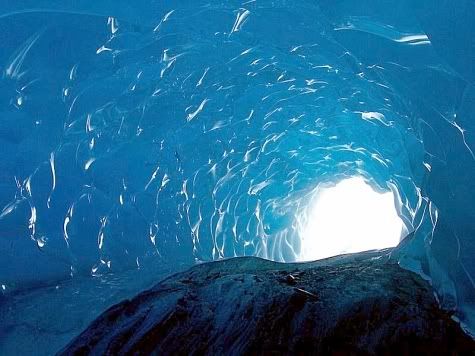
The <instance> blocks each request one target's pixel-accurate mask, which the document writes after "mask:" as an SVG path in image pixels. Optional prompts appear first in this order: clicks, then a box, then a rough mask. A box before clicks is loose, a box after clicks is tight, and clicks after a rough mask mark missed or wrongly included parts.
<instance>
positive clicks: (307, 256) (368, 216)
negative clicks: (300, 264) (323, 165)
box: [298, 177, 404, 261]
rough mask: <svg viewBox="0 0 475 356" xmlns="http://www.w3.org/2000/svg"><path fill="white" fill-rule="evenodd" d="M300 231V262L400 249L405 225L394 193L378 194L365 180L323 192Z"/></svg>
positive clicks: (347, 181) (355, 179)
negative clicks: (398, 210)
mask: <svg viewBox="0 0 475 356" xmlns="http://www.w3.org/2000/svg"><path fill="white" fill-rule="evenodd" d="M305 221H306V222H305V223H304V224H303V226H302V227H301V229H300V232H299V235H300V240H301V251H300V255H299V256H298V259H299V260H300V261H310V260H317V259H322V258H326V257H331V256H336V255H340V254H345V253H353V252H361V251H367V250H375V249H382V248H387V247H394V246H396V245H397V244H398V243H399V241H400V240H401V235H402V232H403V227H404V224H403V222H402V220H401V218H400V217H399V216H398V213H397V209H396V207H395V197H394V193H393V192H391V191H389V192H384V193H380V192H377V191H375V190H374V189H373V188H372V187H371V186H370V185H369V184H368V183H366V182H365V181H364V179H363V178H361V177H353V178H348V179H345V180H342V181H340V182H339V183H337V184H336V185H334V186H331V187H326V188H320V189H318V191H317V193H316V194H315V196H314V197H313V199H311V202H310V205H309V207H308V209H307V212H306V219H305Z"/></svg>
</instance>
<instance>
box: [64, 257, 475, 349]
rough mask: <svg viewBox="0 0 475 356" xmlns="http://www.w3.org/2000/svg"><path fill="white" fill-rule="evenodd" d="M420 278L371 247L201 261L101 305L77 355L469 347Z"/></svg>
mask: <svg viewBox="0 0 475 356" xmlns="http://www.w3.org/2000/svg"><path fill="white" fill-rule="evenodd" d="M474 350H475V343H474V341H473V340H472V339H471V338H470V337H469V336H467V335H466V334H464V332H463V331H462V329H461V328H460V326H459V325H458V324H457V323H456V322H455V321H453V320H452V319H451V315H450V314H449V313H448V312H446V311H442V310H440V309H439V308H438V305H437V302H436V299H435V297H434V293H433V291H432V289H431V287H430V285H429V284H428V283H427V282H426V281H424V280H423V279H421V278H420V277H419V276H418V275H416V274H414V273H412V272H410V271H407V270H404V269H402V268H400V267H399V266H398V265H397V264H395V263H393V262H391V261H389V260H387V259H386V258H385V257H384V255H381V254H379V255H378V253H364V254H356V255H348V256H340V257H336V258H332V259H328V260H324V261H318V262H309V263H300V264H280V263H275V262H270V261H267V260H262V259H258V258H254V257H243V258H235V259H230V260H224V261H220V262H212V263H207V264H202V265H198V266H195V267H193V268H191V269H190V270H188V271H186V272H183V273H179V274H176V275H174V276H172V277H169V278H167V279H165V280H164V281H162V282H160V283H158V284H157V285H156V286H155V287H153V288H152V289H150V290H148V291H146V292H143V293H141V294H139V295H138V296H136V297H135V298H133V299H131V300H125V301H123V302H121V303H119V304H117V305H115V306H113V307H111V308H110V309H109V310H107V311H106V312H105V313H103V314H102V315H101V316H100V317H99V318H98V319H96V320H95V321H94V322H93V323H92V324H91V325H90V326H89V327H88V328H87V329H86V330H85V331H84V332H83V333H82V334H81V335H79V336H78V337H77V338H76V339H74V340H73V341H72V342H71V343H70V344H69V345H68V346H67V347H66V348H65V349H64V350H62V352H61V353H62V354H64V355H71V354H76V355H82V354H109V355H111V354H150V353H157V354H164V355H166V354H183V355H185V354H192V355H201V354H244V353H245V354H249V353H251V354H255V353H257V354H262V353H265V354H268V353H271V354H295V353H304V354H324V355H325V354H335V355H336V354H355V355H356V354H375V355H379V354H394V355H401V354H475V351H474Z"/></svg>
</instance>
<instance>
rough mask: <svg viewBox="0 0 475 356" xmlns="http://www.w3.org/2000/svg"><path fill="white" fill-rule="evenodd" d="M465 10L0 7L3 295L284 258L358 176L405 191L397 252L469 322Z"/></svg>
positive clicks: (344, 4) (470, 50)
mask: <svg viewBox="0 0 475 356" xmlns="http://www.w3.org/2000/svg"><path fill="white" fill-rule="evenodd" d="M471 6H472V7H471ZM472 8H473V5H472V4H471V3H470V2H468V1H466V2H463V1H460V2H457V4H455V3H449V2H448V1H447V2H441V3H440V4H438V5H437V7H434V4H429V3H428V2H419V3H417V4H413V3H410V2H408V3H405V2H398V3H397V4H393V3H391V2H386V1H383V2H381V1H378V2H377V3H376V2H374V1H369V0H367V1H364V2H358V6H356V4H355V3H354V2H351V1H336V2H335V1H326V0H322V1H317V2H315V1H300V2H291V1H285V0H280V1H255V2H239V1H226V2H224V1H223V2H218V1H216V2H211V3H207V2H205V1H197V2H188V1H165V2H155V1H151V2H150V3H139V4H138V5H134V6H131V5H130V2H125V1H124V2H119V3H117V2H110V3H107V2H103V3H102V4H101V5H88V4H86V3H85V2H81V1H79V2H69V3H68V2H59V1H57V2H49V1H43V2H42V1H35V2H31V3H28V2H27V1H25V2H21V3H20V4H17V3H12V2H5V3H3V4H0V33H2V34H4V35H3V38H2V50H1V51H0V66H1V70H2V77H1V80H0V93H1V95H0V117H1V120H0V140H1V148H0V154H1V160H0V164H1V169H0V172H1V175H0V204H1V206H2V211H1V213H0V253H1V255H2V258H1V260H0V284H1V285H2V286H3V287H2V288H3V289H4V290H6V291H8V290H13V289H15V288H23V287H26V286H29V285H31V284H36V283H44V282H48V281H51V280H57V279H61V278H66V277H68V276H70V275H76V274H91V273H92V274H100V273H107V272H108V271H110V270H112V271H118V270H123V269H128V268H137V267H140V268H144V273H146V268H145V267H146V266H147V265H148V264H154V263H167V264H175V263H190V264H191V263H194V262H195V261H207V260H213V259H219V258H222V257H232V256H242V255H258V256H261V257H265V258H270V259H274V260H278V261H293V260H294V259H295V258H296V256H297V255H298V253H299V249H300V246H299V237H298V225H299V224H300V223H301V222H302V220H305V207H306V203H307V202H308V199H309V197H310V196H311V194H312V192H313V191H314V189H315V187H316V186H317V185H318V184H320V183H328V182H334V181H336V180H338V179H341V178H343V177H348V176H353V175H362V176H364V177H366V178H367V179H368V180H369V181H370V182H371V183H372V184H373V185H374V186H375V187H377V188H378V189H384V190H387V189H394V190H395V191H397V192H398V193H399V195H400V198H401V201H400V204H399V207H400V213H401V216H402V217H403V218H404V219H405V222H406V225H407V227H408V232H411V233H412V232H413V234H411V237H410V238H409V239H408V240H406V241H405V244H404V245H403V246H401V248H400V249H399V250H398V251H397V252H396V253H395V254H394V257H395V258H398V259H399V261H400V262H401V264H402V265H403V266H406V267H408V268H411V269H413V270H416V271H418V272H419V273H421V274H423V275H426V276H428V278H432V280H433V284H434V285H435V287H436V288H437V289H438V291H439V295H440V298H441V302H442V304H443V305H444V306H446V307H448V308H457V310H458V311H457V313H458V314H457V315H458V316H459V317H460V318H461V319H462V320H464V321H465V322H467V323H470V310H471V308H472V306H473V300H475V298H474V285H473V278H472V275H473V271H474V270H475V265H474V262H473V259H471V258H470V256H471V253H472V252H473V251H474V250H475V249H474V246H473V242H472V239H471V236H473V229H474V223H473V221H474V220H473V218H474V212H473V204H472V203H471V202H472V201H473V198H474V197H473V195H474V194H475V193H474V192H475V191H474V189H473V183H472V179H471V178H472V177H474V173H475V172H474V154H473V151H472V147H473V137H472V136H471V132H472V126H473V125H474V123H473V120H472V119H471V116H472V115H473V113H472V109H473V107H474V105H473V104H474V100H475V91H474V90H473V86H472V84H473V78H474V66H473V58H475V56H474V52H475V51H474V46H473V40H472V39H471V38H472V37H473V36H469V34H473V33H474V32H475V30H474V29H473V28H472V27H473V25H472V24H471V22H470V19H468V18H467V16H466V15H465V14H467V13H470V10H472ZM448 28H450V29H452V30H451V31H449V30H447V29H448ZM470 41H472V42H470ZM472 325H473V324H472Z"/></svg>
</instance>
